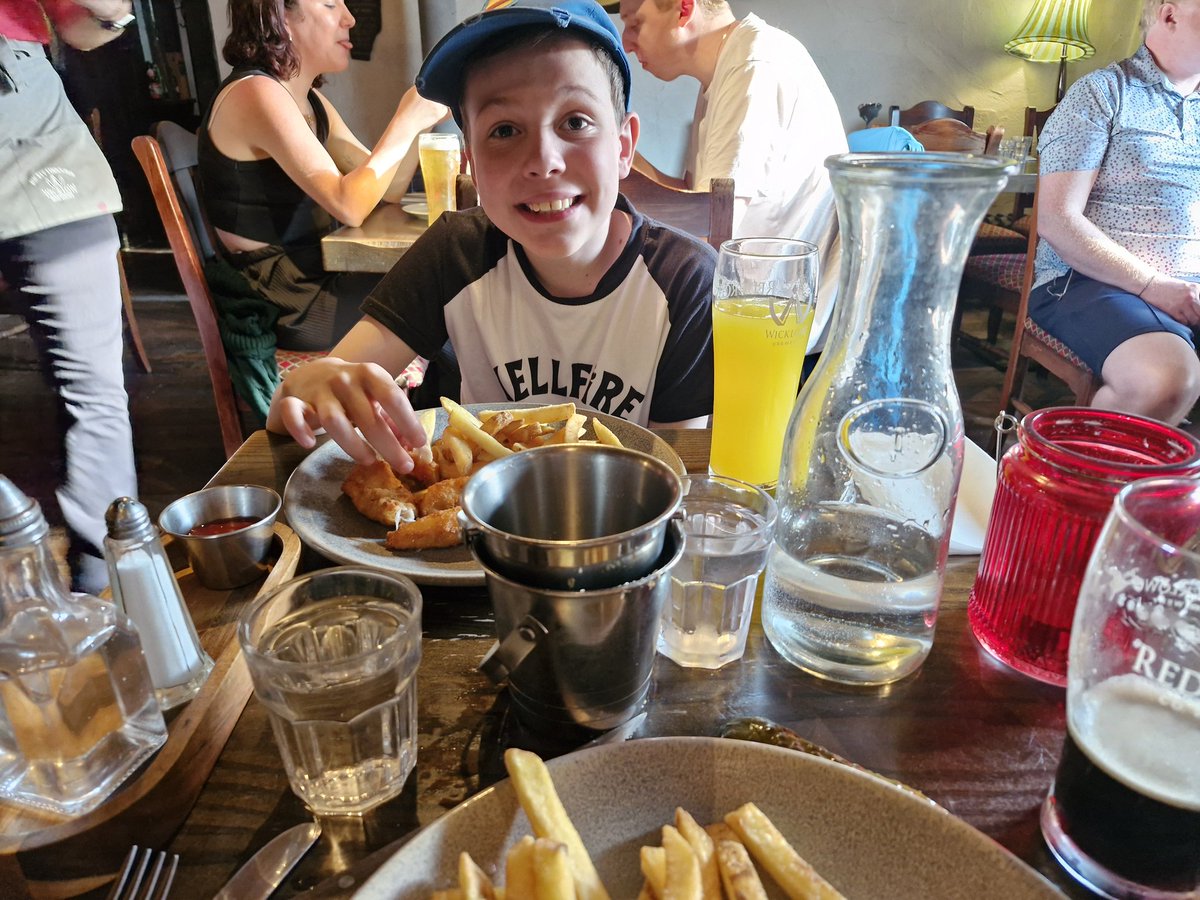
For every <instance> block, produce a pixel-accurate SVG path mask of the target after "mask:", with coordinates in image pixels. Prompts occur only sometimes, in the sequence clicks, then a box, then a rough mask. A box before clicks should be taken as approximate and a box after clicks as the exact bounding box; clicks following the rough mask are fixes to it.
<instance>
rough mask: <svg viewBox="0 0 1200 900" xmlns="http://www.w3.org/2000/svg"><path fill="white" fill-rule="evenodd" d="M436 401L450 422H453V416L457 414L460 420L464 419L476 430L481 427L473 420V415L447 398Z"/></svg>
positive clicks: (477, 421) (479, 422)
mask: <svg viewBox="0 0 1200 900" xmlns="http://www.w3.org/2000/svg"><path fill="white" fill-rule="evenodd" d="M438 399H439V400H440V401H441V404H442V409H444V410H445V411H446V415H447V416H449V417H450V421H451V422H453V421H454V415H455V413H457V414H458V417H459V418H460V419H466V420H467V421H468V422H470V423H471V424H472V425H474V426H475V427H476V428H478V427H480V426H481V425H483V423H482V422H481V421H479V419H477V418H475V414H474V413H473V412H471V411H470V410H468V409H467V408H466V407H465V406H461V405H460V404H458V403H455V402H454V401H453V400H451V399H450V398H449V397H439V398H438Z"/></svg>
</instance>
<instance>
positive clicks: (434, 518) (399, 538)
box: [387, 506, 462, 550]
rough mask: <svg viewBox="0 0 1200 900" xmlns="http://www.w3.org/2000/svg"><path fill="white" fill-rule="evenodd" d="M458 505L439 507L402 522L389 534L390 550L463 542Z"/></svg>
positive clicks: (427, 548)
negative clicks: (431, 511)
mask: <svg viewBox="0 0 1200 900" xmlns="http://www.w3.org/2000/svg"><path fill="white" fill-rule="evenodd" d="M458 509H459V508H458V507H457V506H452V507H450V508H449V509H439V510H438V511H437V512H434V513H430V514H429V515H427V516H421V518H419V519H414V520H413V521H411V522H401V523H400V524H399V525H398V526H396V529H395V531H389V532H388V535H387V548H388V549H389V550H429V549H433V548H437V547H454V546H456V545H457V544H459V543H461V542H462V529H461V528H460V527H459V525H458Z"/></svg>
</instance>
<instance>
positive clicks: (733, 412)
mask: <svg viewBox="0 0 1200 900" xmlns="http://www.w3.org/2000/svg"><path fill="white" fill-rule="evenodd" d="M817 268H818V256H817V248H816V247H815V246H814V245H813V244H809V243H807V242H805V241H792V240H784V239H780V238H742V239H740V240H734V241H726V242H725V243H723V244H722V245H721V252H720V254H719V255H718V258H717V270H716V272H715V273H714V275H713V422H712V427H713V433H712V452H711V455H710V457H709V460H710V461H709V471H711V472H712V473H713V474H715V475H725V476H727V477H729V478H738V479H740V480H742V481H748V482H750V483H751V484H756V485H758V486H759V487H762V488H766V489H770V488H773V487H775V482H776V481H778V479H779V458H780V456H781V455H782V454H783V438H784V434H785V433H786V432H787V426H788V419H789V418H790V417H791V414H792V407H793V406H795V404H796V393H797V392H798V391H799V389H800V372H801V370H802V369H803V368H804V351H805V348H806V347H807V346H808V333H809V331H810V330H811V328H812V321H813V309H814V308H815V306H816V302H817V277H818V273H817Z"/></svg>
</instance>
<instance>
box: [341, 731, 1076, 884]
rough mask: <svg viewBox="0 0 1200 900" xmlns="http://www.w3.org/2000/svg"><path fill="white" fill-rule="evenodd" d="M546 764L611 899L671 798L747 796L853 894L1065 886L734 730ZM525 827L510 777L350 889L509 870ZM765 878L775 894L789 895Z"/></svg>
mask: <svg viewBox="0 0 1200 900" xmlns="http://www.w3.org/2000/svg"><path fill="white" fill-rule="evenodd" d="M549 767H550V771H551V773H552V775H553V778H554V783H555V786H556V787H557V788H558V792H559V795H560V796H561V797H562V800H563V804H564V805H565V806H566V808H567V812H568V814H569V815H570V816H571V819H572V821H573V822H574V823H575V826H576V827H577V828H578V829H579V833H580V835H581V836H582V838H583V841H584V844H585V845H586V846H587V847H588V849H589V851H590V852H591V854H592V859H593V860H594V861H595V863H596V867H597V868H598V869H599V871H600V876H601V878H602V879H603V881H604V884H605V886H606V887H607V888H608V891H609V893H610V894H611V895H612V897H613V900H632V898H633V897H635V896H636V895H637V892H638V889H639V888H640V886H641V882H642V879H641V874H640V872H639V871H638V848H639V847H641V846H642V845H643V844H656V845H657V844H659V843H660V842H661V834H660V829H661V827H662V826H663V825H664V824H666V823H667V822H669V821H671V818H672V816H673V813H674V810H675V807H676V806H682V807H684V808H685V809H687V810H688V812H690V813H691V814H692V815H693V816H694V817H695V818H696V819H697V821H699V822H700V823H701V824H705V823H707V822H710V821H716V820H717V819H719V818H720V816H722V815H724V814H725V813H726V812H728V811H729V810H731V809H734V808H736V807H738V806H740V805H741V804H742V803H745V802H747V801H751V800H752V801H754V802H755V803H756V804H758V806H759V807H760V808H761V809H762V810H763V811H764V812H765V813H766V814H767V815H768V816H770V817H771V819H772V821H774V823H775V824H776V826H778V827H779V829H780V831H782V832H783V834H784V836H785V837H787V839H788V840H789V841H791V843H792V845H793V846H794V847H795V848H796V850H797V852H799V853H800V854H801V855H802V856H803V857H804V858H805V859H807V860H808V861H809V862H810V863H812V864H813V865H814V866H815V867H816V869H817V871H818V872H820V873H821V874H822V875H824V876H825V877H826V878H827V879H828V880H829V881H830V882H832V883H833V885H834V887H836V888H838V889H839V890H840V891H841V892H842V893H843V894H845V895H846V897H848V898H850V900H856V898H878V897H888V898H891V900H896V898H908V897H912V898H921V900H928V898H940V900H957V898H962V900H980V898H987V897H996V898H1000V897H1004V898H1011V897H1022V898H1042V897H1045V898H1051V897H1061V896H1062V895H1061V894H1060V893H1059V892H1058V891H1057V889H1056V888H1054V887H1053V886H1052V885H1051V884H1050V883H1049V882H1048V881H1046V880H1045V879H1043V878H1042V877H1041V876H1040V875H1039V874H1038V873H1036V872H1034V871H1033V870H1032V869H1031V868H1029V867H1028V866H1026V865H1025V864H1024V863H1022V862H1021V861H1020V860H1018V859H1017V858H1016V857H1014V856H1013V855H1012V854H1010V853H1009V852H1008V851H1007V850H1005V849H1004V848H1003V847H1001V846H1000V845H999V844H997V843H995V842H994V841H992V840H991V839H990V838H988V837H987V836H985V835H983V834H981V833H980V832H978V831H976V830H975V829H974V828H972V827H971V826H970V825H967V824H966V823H965V822H963V821H962V820H961V819H956V818H955V817H954V816H952V815H950V813H948V812H946V811H945V810H944V809H942V808H941V807H938V806H935V805H934V804H932V803H930V802H927V801H922V800H920V799H918V798H917V797H915V796H913V795H912V794H910V793H908V792H906V791H904V790H901V789H899V788H897V787H895V786H893V785H890V784H888V783H886V782H884V781H881V780H879V779H878V778H874V777H872V776H870V775H866V774H864V773H862V772H859V771H856V770H854V769H851V768H848V767H846V766H843V765H840V764H838V763H833V762H829V761H827V760H824V759H818V758H816V757H813V756H808V755H805V754H803V753H799V752H797V751H794V750H787V749H784V748H780V747H772V746H768V745H766V744H755V743H750V742H746V741H735V740H730V739H728V738H649V739H645V740H636V741H630V742H628V743H624V744H612V745H608V746H602V747H595V748H592V749H589V750H582V751H579V752H577V753H573V754H570V755H568V756H564V757H560V758H559V759H556V760H551V761H550V763H549ZM528 833H529V825H528V822H527V820H526V818H525V814H524V813H522V812H521V810H520V808H519V806H518V805H517V801H516V796H515V794H514V792H513V790H512V786H511V784H510V783H509V782H508V781H504V782H501V783H500V784H498V785H496V786H495V787H492V788H489V789H488V790H486V791H483V792H481V793H480V794H478V795H477V796H475V797H473V798H472V799H470V800H468V801H467V802H465V803H463V804H462V805H461V806H458V807H456V808H455V809H453V810H451V811H450V812H449V813H448V814H446V815H445V816H443V817H442V818H441V819H438V820H437V821H436V822H434V823H432V824H431V825H429V826H428V827H426V828H425V829H423V830H422V831H421V832H420V833H418V834H417V835H416V837H414V838H413V839H412V840H411V841H409V842H408V843H407V844H405V845H404V846H403V847H401V848H400V849H399V850H398V851H397V852H396V853H395V854H394V855H393V856H392V857H391V858H390V859H389V860H388V861H387V862H385V863H384V864H383V866H381V867H380V868H379V869H378V870H377V871H376V872H375V874H374V875H373V876H372V877H371V878H370V880H368V881H367V883H366V884H364V885H363V886H362V888H360V889H359V891H358V893H356V894H355V895H354V896H355V898H356V900H408V898H426V897H428V896H429V894H430V891H432V890H433V889H435V888H445V887H452V886H454V885H455V881H454V872H455V865H456V860H457V857H458V854H459V853H460V852H461V851H463V850H468V851H470V853H471V855H472V857H474V859H475V861H476V862H478V863H479V864H480V865H481V866H483V867H484V868H485V869H486V870H488V872H489V874H496V873H497V871H499V873H500V874H499V879H500V880H503V866H502V865H501V866H500V867H499V869H497V864H498V863H501V861H502V860H503V858H504V854H505V853H506V852H507V850H508V848H509V847H510V846H511V845H512V844H513V843H514V842H515V841H516V840H517V839H518V838H519V837H521V835H524V834H528ZM760 871H761V868H760ZM769 881H770V879H769V877H764V883H768V891H769V892H770V896H771V897H782V896H783V895H782V893H779V892H778V891H777V890H776V889H775V887H774V885H773V884H770V883H769Z"/></svg>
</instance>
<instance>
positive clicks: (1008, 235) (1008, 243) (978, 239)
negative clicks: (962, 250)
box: [971, 222, 1029, 256]
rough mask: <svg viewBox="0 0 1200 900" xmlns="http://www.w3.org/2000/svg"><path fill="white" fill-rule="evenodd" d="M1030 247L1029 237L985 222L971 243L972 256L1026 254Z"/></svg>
mask: <svg viewBox="0 0 1200 900" xmlns="http://www.w3.org/2000/svg"><path fill="white" fill-rule="evenodd" d="M1028 245H1029V235H1028V233H1026V234H1021V233H1020V232H1018V231H1013V229H1011V228H1005V227H1004V226H1003V225H992V224H991V223H989V222H984V223H983V224H982V225H980V226H979V231H978V232H977V233H976V234H975V240H974V241H972V242H971V255H972V256H975V255H977V254H990V253H1024V252H1025V248H1026V247H1027V246H1028Z"/></svg>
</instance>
